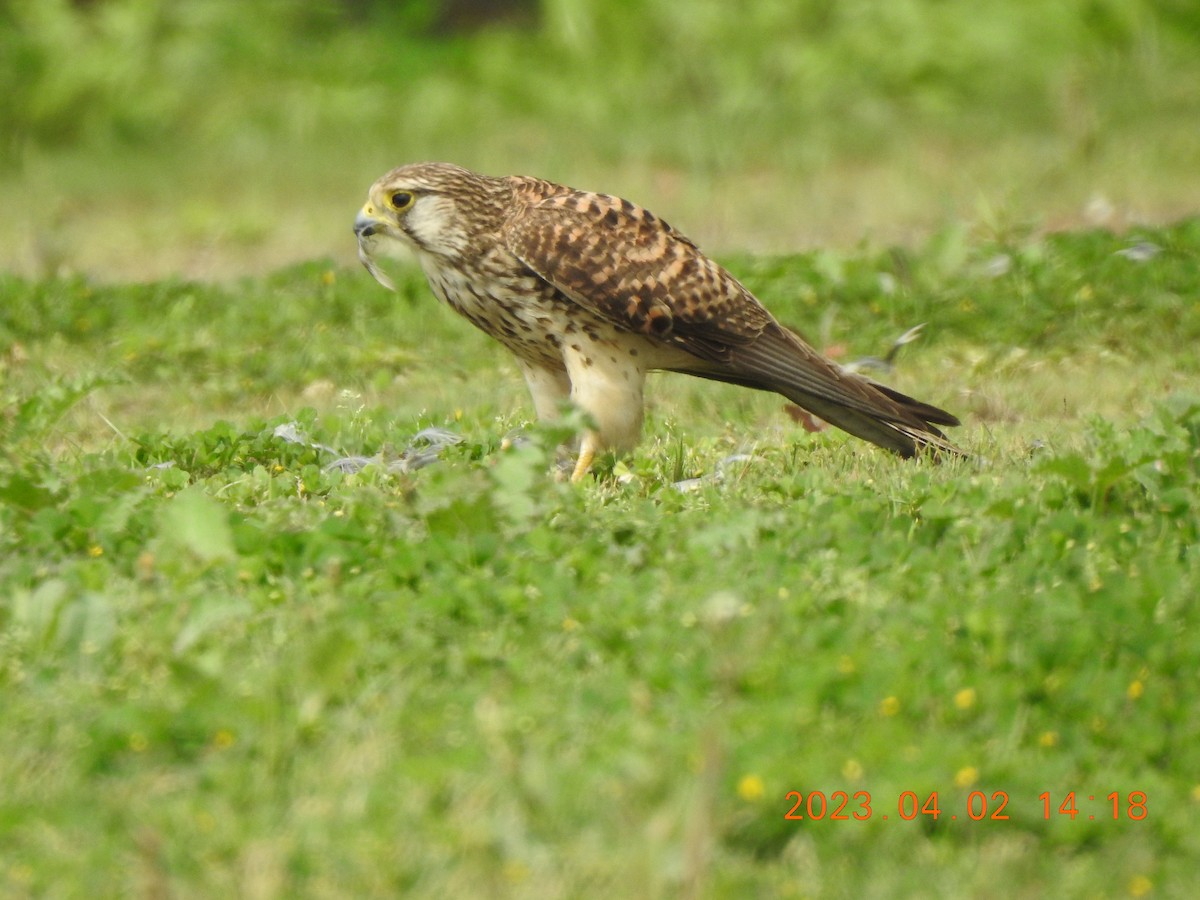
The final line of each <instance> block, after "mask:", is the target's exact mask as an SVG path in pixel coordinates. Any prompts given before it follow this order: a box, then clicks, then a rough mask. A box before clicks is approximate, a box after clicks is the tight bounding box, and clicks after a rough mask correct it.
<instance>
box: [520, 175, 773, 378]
mask: <svg viewBox="0 0 1200 900" xmlns="http://www.w3.org/2000/svg"><path fill="white" fill-rule="evenodd" d="M504 236H505V239H506V243H507V245H508V247H509V249H510V250H511V251H512V252H513V253H514V254H515V255H516V256H517V257H519V258H520V259H521V261H522V262H524V263H525V264H526V265H528V266H529V267H530V268H531V269H533V270H534V271H535V272H537V273H538V274H539V275H541V276H542V277H543V278H545V279H546V280H547V281H549V282H550V283H551V284H554V285H555V286H556V287H558V288H559V290H561V291H563V292H564V293H565V294H567V295H568V296H570V297H571V298H572V299H574V300H575V301H576V302H577V303H580V304H581V305H583V306H585V307H587V308H589V309H591V310H592V311H593V312H595V313H598V314H599V315H601V316H603V317H604V318H606V319H608V320H609V321H611V322H613V323H614V324H617V325H620V326H621V327H622V328H628V329H629V330H631V331H635V332H640V333H642V334H647V335H650V336H652V337H657V338H660V339H663V340H671V342H672V343H677V344H679V345H681V346H683V347H685V348H686V349H689V350H692V351H693V352H696V353H697V355H700V356H704V355H706V353H707V352H709V351H710V350H716V347H709V346H706V345H698V346H696V347H694V348H693V347H691V346H690V345H689V342H690V341H691V340H692V339H703V340H705V343H706V344H709V343H711V344H715V345H718V346H723V345H725V344H737V343H741V342H743V341H747V340H753V339H754V338H756V337H757V336H758V335H759V334H760V333H761V332H762V330H763V329H764V328H765V327H766V326H767V325H768V324H770V323H771V322H772V321H773V320H772V318H771V314H770V313H768V312H767V311H766V310H765V309H764V308H763V307H762V305H761V304H760V303H759V302H758V301H757V300H756V299H755V298H754V296H753V295H752V294H751V293H750V292H749V291H747V290H746V289H745V288H744V287H742V285H741V284H739V283H738V281H737V280H736V279H735V278H734V277H733V276H732V275H730V274H729V273H728V272H726V271H725V270H724V269H723V268H721V267H720V266H719V265H717V264H716V263H715V262H713V261H712V260H711V259H709V258H708V257H707V256H705V255H704V254H703V253H701V252H700V251H699V250H698V249H696V245H695V244H693V243H692V242H691V241H690V240H688V239H687V238H686V237H684V236H683V235H681V234H680V233H679V232H677V231H675V229H673V228H672V227H671V226H670V225H668V224H667V223H666V222H664V221H663V220H662V219H659V218H658V217H657V216H655V215H654V214H653V213H651V212H650V211H649V210H646V209H643V208H642V207H640V206H637V205H635V204H633V203H630V202H629V201H628V200H621V199H619V198H617V197H610V196H608V195H606V194H592V193H588V192H586V191H570V192H567V193H561V194H557V195H554V196H550V197H547V198H545V199H543V200H541V201H540V202H537V203H535V204H534V205H532V206H529V207H526V208H525V209H523V210H522V211H521V212H520V213H518V214H517V215H516V216H515V217H514V218H513V219H512V220H511V221H510V222H509V223H508V225H507V227H506V229H505V233H504ZM718 352H720V351H718Z"/></svg>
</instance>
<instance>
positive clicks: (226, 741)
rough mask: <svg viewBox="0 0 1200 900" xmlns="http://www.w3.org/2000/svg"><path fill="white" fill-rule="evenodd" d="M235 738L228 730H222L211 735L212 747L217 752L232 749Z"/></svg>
mask: <svg viewBox="0 0 1200 900" xmlns="http://www.w3.org/2000/svg"><path fill="white" fill-rule="evenodd" d="M236 740H237V738H235V737H234V736H233V732H232V731H230V730H229V729H228V728H222V729H221V730H220V731H218V732H217V733H216V734H214V735H213V746H214V747H216V748H217V749H218V750H224V749H225V748H226V747H232V746H233V744H234V741H236Z"/></svg>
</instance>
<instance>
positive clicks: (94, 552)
mask: <svg viewBox="0 0 1200 900" xmlns="http://www.w3.org/2000/svg"><path fill="white" fill-rule="evenodd" d="M103 555H104V548H103V547H101V546H100V545H99V544H92V546H90V547H88V556H91V557H93V558H94V557H97V556H103Z"/></svg>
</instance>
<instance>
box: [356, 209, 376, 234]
mask: <svg viewBox="0 0 1200 900" xmlns="http://www.w3.org/2000/svg"><path fill="white" fill-rule="evenodd" d="M379 226H380V222H379V220H378V219H376V218H375V210H374V208H372V206H371V204H370V203H368V204H367V205H366V206H364V207H363V208H362V209H360V210H359V211H358V215H357V216H355V217H354V236H355V237H357V238H358V239H359V240H360V241H361V240H362V239H363V238H369V237H371V236H372V235H373V234H375V233H376V232H377V231H379Z"/></svg>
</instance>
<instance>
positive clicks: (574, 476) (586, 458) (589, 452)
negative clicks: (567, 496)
mask: <svg viewBox="0 0 1200 900" xmlns="http://www.w3.org/2000/svg"><path fill="white" fill-rule="evenodd" d="M598 443H599V440H598V439H597V437H596V435H595V433H594V432H591V431H589V432H587V433H586V434H584V436H583V441H582V442H581V443H580V445H579V459H577V460H576V461H575V471H573V472H572V473H571V484H578V483H579V482H581V481H583V478H584V476H585V475H587V473H588V471H589V470H590V469H591V468H592V462H593V461H594V460H595V459H596V446H597V444H598Z"/></svg>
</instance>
